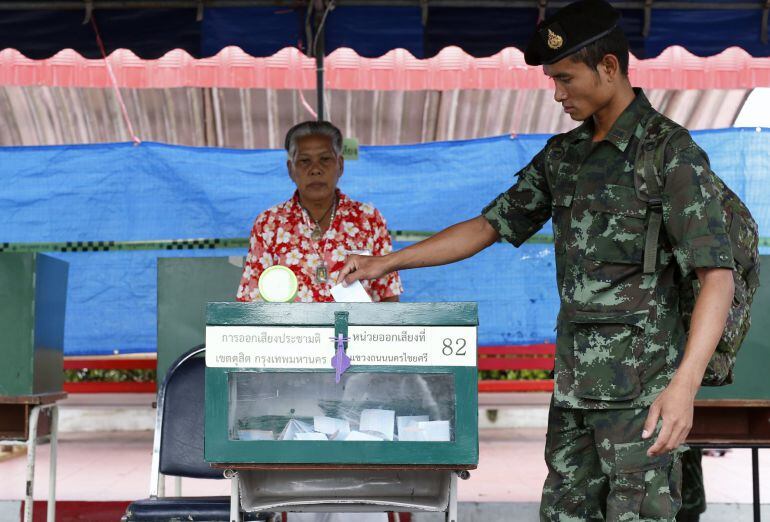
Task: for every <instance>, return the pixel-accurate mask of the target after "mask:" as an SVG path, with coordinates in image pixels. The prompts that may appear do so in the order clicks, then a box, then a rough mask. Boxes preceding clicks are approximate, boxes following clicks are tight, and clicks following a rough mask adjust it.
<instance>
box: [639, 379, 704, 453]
mask: <svg viewBox="0 0 770 522" xmlns="http://www.w3.org/2000/svg"><path fill="white" fill-rule="evenodd" d="M694 401H695V395H694V394H693V392H692V390H691V387H689V386H687V385H684V384H680V383H679V381H677V380H676V379H674V380H672V381H671V383H670V384H669V385H668V386H667V387H666V389H665V390H663V392H662V393H661V394H660V395H658V398H657V399H655V402H653V403H652V406H650V411H649V413H648V414H647V420H646V421H645V423H644V431H643V432H642V438H643V439H648V438H650V437H651V436H652V434H653V433H655V426H657V424H658V419H659V418H660V417H662V418H663V426H661V428H660V433H658V438H657V439H655V443H654V444H653V445H652V446H651V447H650V449H649V450H647V455H649V456H650V457H654V456H657V455H662V454H664V453H668V452H670V451H673V450H675V449H676V448H678V447H679V446H681V445H682V444H684V442H685V440H686V439H687V435H688V434H689V433H690V428H692V415H693V407H694Z"/></svg>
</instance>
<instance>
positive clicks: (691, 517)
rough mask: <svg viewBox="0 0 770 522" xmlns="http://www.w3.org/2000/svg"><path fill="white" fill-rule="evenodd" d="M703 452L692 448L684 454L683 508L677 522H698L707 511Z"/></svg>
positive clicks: (678, 514) (677, 516)
mask: <svg viewBox="0 0 770 522" xmlns="http://www.w3.org/2000/svg"><path fill="white" fill-rule="evenodd" d="M702 457H703V450H702V449H700V448H690V449H689V450H688V451H685V452H684V453H683V454H682V508H681V509H680V510H679V513H677V514H676V522H698V520H699V519H700V514H701V513H703V512H704V511H706V490H705V488H704V487H703V468H702V467H701V459H702Z"/></svg>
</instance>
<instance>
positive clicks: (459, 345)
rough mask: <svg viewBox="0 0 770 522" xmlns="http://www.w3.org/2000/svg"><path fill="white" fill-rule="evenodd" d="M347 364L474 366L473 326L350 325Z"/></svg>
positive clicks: (474, 339)
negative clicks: (348, 362)
mask: <svg viewBox="0 0 770 522" xmlns="http://www.w3.org/2000/svg"><path fill="white" fill-rule="evenodd" d="M348 338H349V339H350V340H349V341H348V350H347V354H348V357H350V364H374V365H389V366H476V327H474V326H350V327H349V328H348Z"/></svg>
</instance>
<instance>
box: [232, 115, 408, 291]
mask: <svg viewBox="0 0 770 522" xmlns="http://www.w3.org/2000/svg"><path fill="white" fill-rule="evenodd" d="M285 146H286V151H287V152H288V155H289V158H288V160H287V162H286V167H287V168H288V171H289V177H290V178H291V180H292V181H293V182H294V184H295V185H296V187H297V189H296V191H295V192H294V195H293V196H292V197H291V198H290V199H289V200H288V201H286V202H284V203H281V204H279V205H276V206H274V207H272V208H269V209H267V210H265V211H264V212H262V213H261V214H260V215H259V216H257V219H256V221H255V222H254V227H253V228H252V231H251V244H250V248H249V253H248V255H247V256H246V262H245V265H244V268H243V276H242V278H241V284H240V286H239V287H238V294H237V298H238V300H239V301H255V300H259V299H260V296H259V289H258V285H257V283H258V280H259V276H260V274H261V273H262V272H263V271H264V270H265V269H267V268H268V267H270V266H273V265H284V266H287V267H289V268H290V269H291V270H292V271H293V272H294V274H295V275H296V276H297V283H298V289H297V301H302V302H317V303H323V302H331V301H334V299H333V298H332V296H331V292H330V290H331V288H332V286H334V284H335V281H336V280H337V275H338V274H339V270H340V269H341V268H342V266H343V265H344V262H345V257H346V256H347V255H348V254H350V253H359V254H360V253H368V254H371V255H376V256H381V255H385V254H388V253H390V252H391V250H392V248H393V247H392V244H391V240H390V235H389V233H388V228H387V225H386V224H385V219H384V218H383V217H382V215H381V214H380V213H379V211H377V209H376V208H374V207H373V206H371V205H369V204H366V203H359V202H358V201H355V200H352V199H350V198H349V197H347V196H346V195H345V194H343V193H342V192H341V191H340V190H339V189H338V188H337V183H338V182H339V179H340V178H341V177H342V173H343V171H344V166H345V162H344V160H343V158H342V133H341V132H340V131H339V129H337V127H335V126H334V125H332V124H331V123H329V122H326V121H321V122H316V121H307V122H304V123H300V124H298V125H295V126H294V127H292V128H291V129H290V130H289V132H288V133H287V134H286V142H285ZM363 285H364V288H365V289H366V291H367V292H368V293H369V296H370V297H371V298H372V301H398V296H399V294H401V292H402V291H403V289H402V287H401V280H400V278H399V276H398V274H397V273H393V274H388V275H386V276H383V277H382V278H380V279H375V280H373V281H365V282H363Z"/></svg>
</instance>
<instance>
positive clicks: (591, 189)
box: [340, 0, 733, 521]
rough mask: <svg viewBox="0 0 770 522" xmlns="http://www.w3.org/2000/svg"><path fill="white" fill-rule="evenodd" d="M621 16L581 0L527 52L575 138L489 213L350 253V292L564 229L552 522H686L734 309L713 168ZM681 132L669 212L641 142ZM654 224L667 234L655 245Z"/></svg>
mask: <svg viewBox="0 0 770 522" xmlns="http://www.w3.org/2000/svg"><path fill="white" fill-rule="evenodd" d="M618 18H619V15H618V13H617V11H615V9H614V8H612V7H611V6H610V5H609V4H608V3H606V2H604V1H603V0H580V1H578V2H575V3H573V4H570V5H568V6H566V7H564V8H563V9H561V10H560V11H558V12H557V13H555V14H554V15H553V16H552V17H550V18H548V19H546V20H544V21H543V22H541V23H540V24H539V25H538V27H537V30H536V32H535V34H534V35H533V36H532V39H531V41H530V43H529V46H528V47H527V49H526V52H525V60H526V62H527V63H528V64H529V65H543V72H544V73H545V74H546V75H547V76H549V77H550V78H551V79H553V81H554V84H555V93H554V99H555V100H556V102H558V103H561V104H562V106H563V107H564V111H565V112H567V113H568V114H569V115H570V116H571V117H572V119H573V120H575V121H580V122H582V123H581V124H580V125H579V126H578V127H577V128H575V129H574V130H572V131H570V132H567V133H564V134H559V135H557V136H554V137H553V138H551V139H550V140H548V143H547V145H546V147H545V148H544V149H543V150H541V151H540V152H539V153H538V154H537V155H535V157H534V158H533V159H532V161H531V162H530V163H529V164H528V165H527V166H525V167H524V168H523V169H521V170H520V171H519V172H518V173H517V174H516V181H515V183H514V184H513V186H512V187H510V188H509V189H508V190H507V191H506V192H503V193H502V194H500V195H499V196H498V197H497V198H495V199H494V200H493V201H492V202H490V203H489V204H488V205H487V206H486V207H485V208H484V209H483V210H482V212H481V215H480V216H479V217H476V218H474V219H471V220H468V221H465V222H462V223H458V224H456V225H453V226H451V227H449V228H447V229H445V230H443V231H441V232H439V233H438V234H436V235H435V236H433V237H431V238H429V239H426V240H425V241H422V242H420V243H417V244H415V245H412V246H410V247H408V248H405V249H403V250H400V251H398V252H394V253H392V254H389V255H387V256H382V257H363V256H351V257H350V258H349V259H348V260H347V262H346V264H345V266H344V267H343V269H342V270H341V273H340V280H344V281H345V282H346V283H347V284H349V283H352V282H353V281H355V280H366V279H373V278H377V277H380V276H382V275H383V274H385V273H388V272H391V271H394V270H402V269H408V268H417V267H423V266H433V265H442V264H447V263H452V262H455V261H459V260H461V259H465V258H468V257H470V256H472V255H474V254H476V253H477V252H479V251H481V250H483V249H484V248H486V247H488V246H490V245H491V244H493V243H495V242H496V241H498V240H499V239H505V240H507V241H509V242H511V243H512V244H513V245H515V246H519V245H521V244H522V243H524V242H525V241H526V240H527V239H528V238H530V237H531V236H532V235H533V234H535V233H536V232H537V231H538V230H540V228H541V227H542V226H543V225H544V224H545V223H546V221H548V219H552V220H553V231H554V250H555V255H556V279H557V286H558V290H559V297H560V309H559V315H558V319H557V338H556V357H555V373H554V383H555V386H554V395H553V398H552V400H551V406H550V411H549V420H548V430H547V435H546V448H545V459H546V464H547V466H548V477H547V479H546V481H545V484H544V486H543V493H542V500H541V505H540V519H541V520H543V521H546V520H548V521H566V520H569V521H577V520H610V521H619V520H639V519H643V520H656V521H658V520H671V521H673V520H674V519H675V516H676V513H677V511H678V509H679V507H680V503H681V493H680V484H681V462H680V460H679V456H680V453H681V451H682V449H683V447H682V445H683V443H684V441H685V438H686V437H687V434H688V432H689V430H690V427H691V425H692V417H693V402H694V398H695V395H696V392H697V391H698V388H699V386H700V383H701V379H702V376H703V374H704V371H705V369H706V366H707V364H708V361H709V359H710V357H711V354H712V353H713V351H714V349H715V348H716V345H717V342H718V341H719V339H720V337H721V335H722V331H723V329H724V325H725V320H726V317H727V313H728V310H729V307H730V303H731V301H732V298H733V276H732V269H733V256H732V252H731V249H730V243H729V241H728V236H727V234H726V231H725V223H724V220H723V217H722V209H721V206H720V202H719V200H718V199H717V193H716V192H715V187H714V184H713V177H712V176H713V175H712V172H711V170H710V169H709V164H708V159H707V157H706V155H705V153H704V152H703V151H702V150H701V149H700V148H699V147H698V146H697V145H696V144H695V143H694V142H693V141H692V139H691V137H690V135H689V133H687V132H686V131H684V130H683V129H681V128H680V127H678V126H677V125H676V124H675V123H673V122H671V121H670V120H668V119H666V118H664V117H663V116H662V115H660V114H659V113H657V112H656V111H655V110H654V109H653V108H652V107H651V106H650V104H649V102H648V101H647V98H646V97H645V96H644V94H643V93H642V91H641V90H640V89H633V88H632V87H631V84H630V83H629V79H628V58H629V54H628V43H627V41H626V39H625V37H624V35H623V33H622V31H621V30H620V29H619V28H618V27H617V22H618ZM651 118H654V120H651ZM651 121H652V122H657V123H655V124H654V125H652V129H651V131H650V130H649V129H648V127H647V125H648V123H650V122H651ZM668 131H677V132H675V136H673V137H672V139H671V140H670V141H668V143H667V144H665V145H664V146H661V147H660V148H662V149H664V150H660V151H653V152H660V153H661V154H662V161H664V163H663V164H664V165H665V168H664V169H662V172H660V177H661V183H662V184H661V190H660V201H659V202H652V203H651V202H650V201H644V200H643V199H642V198H641V197H640V194H643V193H645V192H646V190H645V188H644V187H638V186H637V185H638V184H639V180H638V179H637V178H638V176H637V173H636V167H638V165H637V159H636V154H637V152H638V151H639V148H640V147H639V146H640V143H641V142H644V143H645V144H646V143H648V141H646V140H647V138H646V137H645V138H642V136H643V134H645V132H652V133H653V134H654V133H663V132H666V133H668ZM679 131H681V132H679ZM645 136H646V135H645ZM653 137H654V136H653ZM649 143H656V141H654V140H653V141H649ZM653 203H656V204H657V206H655V207H653V206H651V205H652V204H653ZM653 212H658V213H659V214H658V216H659V217H660V219H661V220H662V226H661V228H660V233H659V237H658V238H657V240H656V242H655V244H653V245H652V247H651V248H650V247H648V248H646V249H645V238H646V231H647V224H648V221H649V220H650V219H651V215H652V213H653ZM645 257H648V258H649V259H648V262H649V261H650V260H651V265H652V269H650V270H649V271H648V270H646V265H647V263H646V262H645ZM693 272H695V273H696V274H697V278H698V280H699V281H700V284H701V291H700V294H699V297H698V299H697V301H696V303H695V307H694V310H693V315H692V321H691V326H690V331H689V335H686V334H685V331H684V326H683V323H682V320H681V316H680V314H679V313H678V301H677V297H678V293H677V281H678V280H679V279H680V278H681V277H684V276H686V275H688V274H691V273H693Z"/></svg>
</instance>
